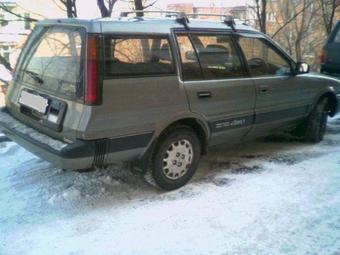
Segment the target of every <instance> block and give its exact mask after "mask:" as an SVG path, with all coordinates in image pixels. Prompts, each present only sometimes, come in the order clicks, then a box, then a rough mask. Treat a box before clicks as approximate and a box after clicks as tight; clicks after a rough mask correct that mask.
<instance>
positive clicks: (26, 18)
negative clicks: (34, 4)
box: [0, 3, 38, 22]
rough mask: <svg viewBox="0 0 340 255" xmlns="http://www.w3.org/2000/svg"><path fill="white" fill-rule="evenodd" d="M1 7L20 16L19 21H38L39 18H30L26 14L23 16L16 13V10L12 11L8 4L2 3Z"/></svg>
mask: <svg viewBox="0 0 340 255" xmlns="http://www.w3.org/2000/svg"><path fill="white" fill-rule="evenodd" d="M0 9H2V10H4V11H5V12H8V13H10V14H12V15H14V16H16V17H18V18H19V20H18V21H21V20H22V21H30V22H37V21H38V20H37V19H33V18H30V17H25V16H22V15H20V14H18V13H15V12H14V11H12V10H11V9H9V8H8V7H7V6H6V4H4V3H0Z"/></svg>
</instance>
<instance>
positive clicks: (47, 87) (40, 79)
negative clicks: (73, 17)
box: [7, 25, 86, 139]
mask: <svg viewBox="0 0 340 255" xmlns="http://www.w3.org/2000/svg"><path fill="white" fill-rule="evenodd" d="M85 35H86V33H85V29H84V28H82V27H77V26H67V25H51V26H41V27H39V26H38V27H37V28H36V29H35V30H34V31H33V32H32V35H31V36H30V37H29V39H28V41H27V43H26V45H25V47H24V49H23V51H22V54H21V57H20V59H19V61H18V64H17V67H16V72H15V76H14V79H13V84H12V86H10V90H9V93H8V96H7V106H8V109H9V111H10V112H11V113H12V115H15V116H16V117H17V118H19V119H20V120H22V121H23V122H25V123H26V124H29V125H31V126H33V127H35V128H37V129H40V130H42V131H44V132H45V133H48V134H50V135H52V136H54V137H57V138H70V139H72V138H75V137H76V132H77V130H78V126H79V121H80V118H81V113H82V112H83V94H84V93H83V88H84V68H83V67H84V57H83V56H84V50H85V49H84V48H85Z"/></svg>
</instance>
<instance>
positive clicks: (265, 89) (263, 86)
mask: <svg viewBox="0 0 340 255" xmlns="http://www.w3.org/2000/svg"><path fill="white" fill-rule="evenodd" d="M259 91H260V93H267V92H268V91H269V86H267V85H261V86H260V87H259Z"/></svg>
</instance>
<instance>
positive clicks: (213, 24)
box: [38, 17, 259, 34]
mask: <svg viewBox="0 0 340 255" xmlns="http://www.w3.org/2000/svg"><path fill="white" fill-rule="evenodd" d="M56 24H60V25H62V24H63V25H73V26H83V27H86V29H87V31H88V32H89V33H152V34H155V33H156V34H169V33H170V32H171V30H172V29H183V28H185V26H184V25H183V24H181V23H180V22H178V21H177V20H176V19H174V18H148V17H143V18H139V17H138V18H137V17H133V18H125V17H123V18H100V19H89V20H85V19H47V20H43V21H39V23H38V25H41V26H49V25H56ZM187 26H188V27H189V28H190V29H202V30H230V31H232V28H231V27H230V26H228V25H227V24H226V23H224V22H223V21H220V22H219V21H212V20H203V19H192V18H190V19H189V22H188V23H187ZM234 27H235V30H237V31H249V32H258V31H257V30H256V29H254V28H252V27H250V26H248V25H246V24H244V23H242V22H236V24H235V26H234ZM258 33H259V32H258Z"/></svg>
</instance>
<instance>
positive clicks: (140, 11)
mask: <svg viewBox="0 0 340 255" xmlns="http://www.w3.org/2000/svg"><path fill="white" fill-rule="evenodd" d="M137 13H159V14H166V16H169V17H172V16H177V15H178V14H180V13H183V12H178V11H144V10H136V11H126V12H121V13H120V17H127V16H129V14H137Z"/></svg>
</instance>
